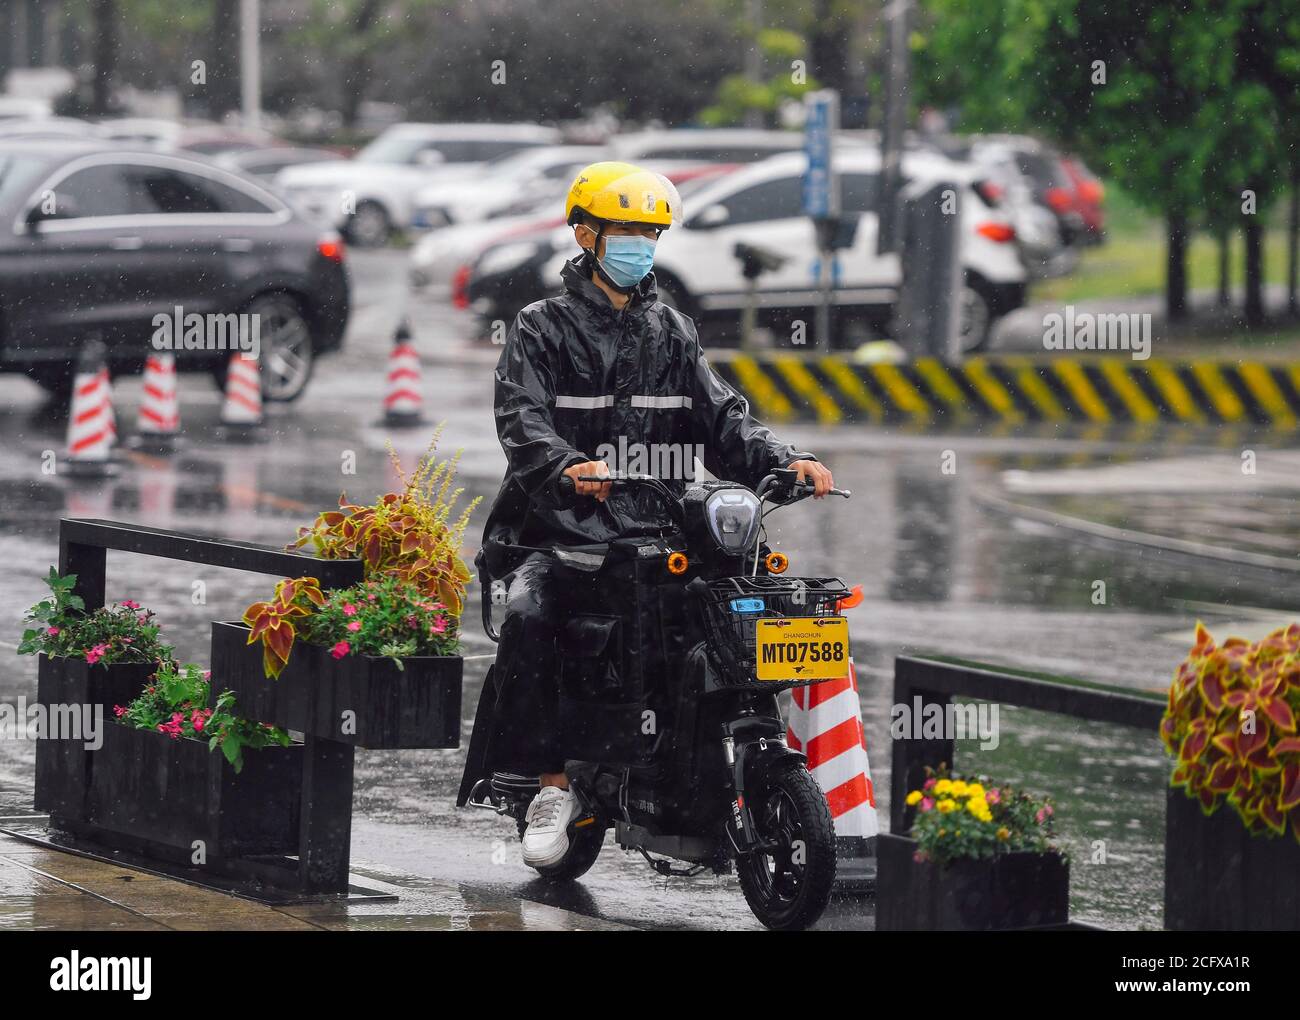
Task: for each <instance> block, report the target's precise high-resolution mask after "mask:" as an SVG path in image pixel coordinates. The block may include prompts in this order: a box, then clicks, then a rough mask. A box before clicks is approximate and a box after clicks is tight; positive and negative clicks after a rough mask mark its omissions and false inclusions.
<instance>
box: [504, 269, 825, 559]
mask: <svg viewBox="0 0 1300 1020" xmlns="http://www.w3.org/2000/svg"><path fill="white" fill-rule="evenodd" d="M591 271H592V269H591V262H590V256H588V255H582V256H578V257H576V258H574V259H572V260H571V261H570V262H568V263H567V264H566V265H565V266H564V269H563V272H562V274H561V275H562V277H563V280H564V287H565V289H564V292H563V293H562V294H560V295H559V296H557V297H551V298H546V299H544V300H541V301H535V302H534V303H533V304H531V305H529V306H528V307H527V308H525V309H524V310H523V311H521V312H520V313H519V315H518V316H517V317H516V319H515V321H514V324H513V325H512V326H511V327H510V330H509V332H508V334H507V336H506V343H505V350H504V351H502V353H501V360H500V362H499V363H498V364H497V369H496V398H495V405H496V419H497V434H498V436H499V437H500V439H501V445H502V447H503V448H504V450H505V453H506V458H507V461H508V467H507V470H506V476H505V480H504V482H503V483H502V485H501V490H500V492H499V493H498V494H497V498H496V502H495V503H494V504H493V506H492V510H491V513H490V514H489V515H488V520H487V524H486V525H485V527H484V534H483V544H484V552H485V555H486V560H487V566H488V568H489V571H490V573H491V574H492V576H494V577H500V576H502V575H503V574H504V573H507V572H509V570H511V569H513V568H514V566H516V565H517V564H518V562H519V561H520V559H522V556H523V555H526V553H524V552H523V550H519V552H517V553H516V552H513V551H512V550H510V549H508V548H505V547H506V546H508V545H515V546H525V547H527V546H532V547H546V548H550V547H552V546H554V545H584V544H589V543H602V542H608V541H611V540H613V539H616V538H623V537H634V536H638V535H646V534H655V533H658V531H659V529H660V528H661V527H662V526H663V525H664V524H666V523H667V521H666V518H665V515H664V512H663V509H662V507H661V506H660V504H659V501H658V500H657V499H656V498H655V497H654V495H653V494H652V493H650V492H648V491H645V490H626V491H615V492H614V493H612V494H611V496H610V498H609V499H608V500H606V501H605V502H603V503H602V502H600V501H598V500H596V499H593V498H591V497H577V498H575V497H572V496H566V495H565V494H564V493H562V492H561V491H560V489H559V487H558V480H559V478H560V476H561V472H563V471H564V469H565V468H567V467H569V466H571V465H573V464H578V463H582V462H584V461H590V460H604V461H606V462H607V463H609V465H610V467H611V469H613V470H620V469H623V470H630V471H636V472H638V473H642V474H653V475H656V476H658V477H661V478H663V479H664V480H665V481H666V482H667V484H668V485H669V486H670V487H671V488H672V489H673V491H674V492H677V493H680V492H682V491H683V490H684V489H685V487H686V484H687V483H688V481H689V478H690V474H689V472H691V471H692V470H693V467H692V463H691V458H692V455H698V456H699V458H700V459H701V461H702V462H703V464H704V467H705V468H706V469H707V470H708V471H709V472H710V473H712V474H713V475H714V476H716V477H718V478H723V479H727V480H731V481H738V482H741V483H743V484H745V485H748V486H750V487H751V488H752V487H754V486H755V485H757V484H758V482H759V481H760V480H761V479H762V478H763V476H764V475H766V474H767V473H768V472H769V471H770V470H771V469H772V468H774V467H784V466H785V465H787V464H789V463H790V462H791V461H794V460H799V459H809V460H811V459H814V458H813V457H812V455H811V454H809V453H806V452H801V451H798V450H796V449H795V448H794V447H793V446H790V445H788V444H786V443H782V442H781V441H780V440H778V439H777V438H776V436H774V435H773V434H772V432H771V430H769V429H768V428H767V427H765V426H764V425H762V424H761V423H760V422H758V421H756V420H755V419H754V418H753V417H752V416H751V415H750V413H749V405H748V404H747V402H746V401H745V399H744V398H743V397H742V396H740V395H739V394H738V393H737V392H736V391H735V390H734V389H732V388H731V387H730V386H728V385H727V384H726V383H725V382H724V381H723V380H722V379H720V378H719V377H718V376H717V375H716V374H715V373H714V372H713V370H712V369H711V368H710V367H709V364H708V362H707V361H706V360H705V358H704V355H703V353H702V352H701V350H700V342H699V336H698V334H697V332H696V329H695V324H694V323H693V322H692V321H691V319H690V318H689V317H687V316H686V315H683V314H681V313H680V312H679V311H677V310H676V309H673V308H669V307H668V306H666V305H664V304H662V303H661V302H659V301H658V300H657V295H656V292H655V287H654V274H653V273H651V274H650V275H648V276H647V277H646V278H645V279H644V280H643V281H642V282H641V284H640V286H639V287H638V288H637V289H636V290H635V291H634V292H633V293H632V295H631V298H630V300H629V301H628V303H627V305H626V306H625V307H624V308H623V309H622V310H616V309H615V308H614V307H613V305H611V304H610V302H609V299H608V298H607V297H606V296H605V294H604V292H603V291H601V290H600V288H599V287H597V286H596V285H595V284H594V283H593V282H592V280H591ZM521 554H522V555H521Z"/></svg>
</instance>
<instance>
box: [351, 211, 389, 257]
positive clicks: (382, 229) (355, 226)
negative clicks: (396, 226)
mask: <svg viewBox="0 0 1300 1020" xmlns="http://www.w3.org/2000/svg"><path fill="white" fill-rule="evenodd" d="M344 232H345V233H346V234H347V236H348V240H349V241H350V242H351V243H352V244H354V245H356V246H357V247H358V248H378V247H380V246H382V245H384V244H386V243H387V242H388V236H389V235H390V234H391V233H392V232H393V225H392V224H391V223H390V222H389V220H388V213H387V211H386V210H385V209H384V207H383V206H382V205H380V204H379V203H378V202H362V203H361V204H360V205H359V206H357V211H356V212H354V213H353V214H352V216H351V217H350V218H349V219H348V222H347V227H346V228H345V231H344Z"/></svg>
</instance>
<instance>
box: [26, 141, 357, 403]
mask: <svg viewBox="0 0 1300 1020" xmlns="http://www.w3.org/2000/svg"><path fill="white" fill-rule="evenodd" d="M177 307H180V308H181V309H183V312H184V314H185V315H186V316H188V315H190V314H191V313H194V314H198V315H202V316H208V315H228V314H231V313H245V314H250V315H253V314H255V315H257V316H258V320H259V323H260V339H261V354H262V379H263V386H264V390H265V394H266V396H267V398H268V399H270V400H293V399H295V398H297V397H298V396H300V395H301V394H302V392H303V390H304V389H305V387H306V386H307V382H308V380H309V379H310V377H311V372H312V367H313V365H314V364H315V360H316V358H317V357H318V356H320V355H322V354H325V353H327V352H329V351H332V350H336V349H337V348H338V347H339V346H340V344H341V343H342V339H343V331H344V328H345V326H346V325H347V320H348V314H349V291H348V276H347V272H346V269H345V267H344V264H343V246H342V244H341V242H340V240H339V237H338V235H337V234H334V233H332V232H326V231H323V230H321V229H320V228H319V227H318V226H315V225H312V224H309V223H307V222H306V221H304V220H303V219H302V218H301V217H299V216H298V215H296V214H295V213H294V212H293V210H292V209H291V208H290V207H289V206H288V205H287V204H286V203H285V202H283V201H282V200H281V199H279V198H277V197H276V196H275V195H274V194H272V193H271V192H269V191H267V190H266V189H264V188H262V187H259V186H258V185H257V184H256V183H254V182H252V181H250V180H249V179H248V178H246V177H243V176H241V175H238V174H233V173H230V172H228V171H226V170H223V169H221V168H220V167H217V166H214V165H213V164H211V163H210V162H207V161H203V160H199V159H194V158H190V157H185V156H181V155H176V154H169V153H159V152H151V151H146V150H140V151H135V150H124V149H121V148H118V147H113V146H105V145H104V144H103V143H95V142H48V141H46V142H0V369H4V370H10V371H23V372H26V373H27V375H29V376H30V377H31V378H33V379H35V380H36V381H37V382H38V383H40V384H41V385H42V386H44V387H46V388H47V389H49V390H52V391H55V392H63V391H66V390H67V389H68V388H69V386H70V382H71V378H72V373H73V369H74V367H75V364H76V360H77V356H78V353H79V351H80V348H81V345H82V344H83V343H84V342H85V341H86V340H87V338H89V337H98V338H100V339H102V340H103V341H104V342H105V343H106V344H107V345H108V349H109V360H110V365H111V366H112V368H113V369H114V370H121V371H134V370H138V369H139V368H141V367H142V366H143V364H144V361H145V358H146V357H147V356H148V354H149V353H151V351H153V350H154V347H153V346H152V343H151V341H152V339H153V337H154V332H155V326H154V321H153V320H154V317H155V316H156V315H157V314H159V313H167V314H173V313H174V312H175V309H176V308H177ZM175 354H176V361H177V368H178V369H179V370H181V371H209V372H212V373H213V374H214V375H216V376H217V377H218V378H220V377H222V376H223V375H224V370H225V366H226V364H227V362H228V360H229V358H230V351H229V350H225V351H223V350H220V349H217V350H211V349H202V350H185V349H181V350H177V351H175Z"/></svg>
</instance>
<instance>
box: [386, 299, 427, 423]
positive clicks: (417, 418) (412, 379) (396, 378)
mask: <svg viewBox="0 0 1300 1020" xmlns="http://www.w3.org/2000/svg"><path fill="white" fill-rule="evenodd" d="M423 404H424V396H423V393H422V387H421V385H420V356H419V355H418V354H416V353H415V347H414V345H413V344H412V343H411V325H410V323H409V322H407V320H406V319H403V320H402V321H401V322H400V323H398V326H397V331H396V332H395V333H394V334H393V350H392V353H390V354H389V355H388V386H387V389H386V390H385V392H384V420H383V424H385V425H387V426H389V427H390V428H408V427H410V426H412V425H420V424H422V423H423V422H424V416H423V414H421V408H422V406H423Z"/></svg>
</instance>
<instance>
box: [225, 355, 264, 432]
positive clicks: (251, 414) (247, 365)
mask: <svg viewBox="0 0 1300 1020" xmlns="http://www.w3.org/2000/svg"><path fill="white" fill-rule="evenodd" d="M221 425H222V429H223V432H224V433H225V435H226V436H227V437H228V438H231V439H246V440H252V439H259V438H261V436H262V373H261V362H259V361H258V359H257V358H250V357H247V356H246V355H245V354H243V353H242V352H240V351H236V352H235V353H234V354H232V355H231V356H230V367H229V368H228V369H227V371H226V398H225V400H224V401H222V404H221Z"/></svg>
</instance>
